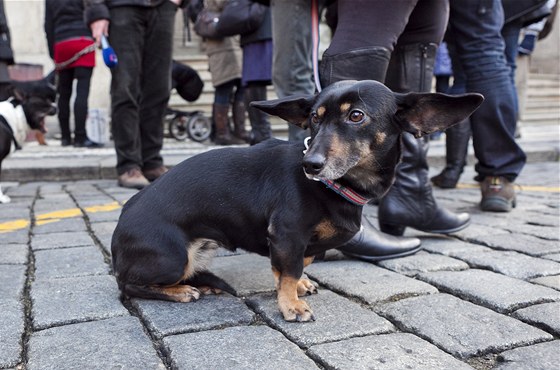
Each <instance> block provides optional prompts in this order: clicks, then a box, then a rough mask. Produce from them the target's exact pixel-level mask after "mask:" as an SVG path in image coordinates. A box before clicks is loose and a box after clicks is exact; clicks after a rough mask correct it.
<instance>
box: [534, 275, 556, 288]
mask: <svg viewBox="0 0 560 370" xmlns="http://www.w3.org/2000/svg"><path fill="white" fill-rule="evenodd" d="M531 283H534V284H539V285H543V286H546V287H549V288H552V289H556V290H560V275H554V276H543V277H539V278H535V279H531Z"/></svg>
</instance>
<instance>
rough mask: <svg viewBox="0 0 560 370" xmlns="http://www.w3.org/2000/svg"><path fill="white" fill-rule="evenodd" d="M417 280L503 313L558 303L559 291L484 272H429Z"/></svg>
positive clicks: (473, 270) (471, 270)
mask: <svg viewBox="0 0 560 370" xmlns="http://www.w3.org/2000/svg"><path fill="white" fill-rule="evenodd" d="M419 278H420V279H422V280H424V281H427V282H428V283H430V284H432V285H434V286H436V287H438V288H439V289H440V290H443V291H445V292H450V293H451V294H453V295H456V296H459V297H461V298H464V299H467V300H469V301H471V302H474V303H476V304H480V305H483V306H486V307H488V308H491V309H493V310H495V311H498V312H502V313H508V312H511V311H513V310H516V309H518V308H522V307H527V306H529V305H533V304H538V303H546V302H553V301H559V300H560V292H557V291H555V290H553V289H549V288H546V287H542V286H538V285H535V284H531V283H529V282H526V281H523V280H519V279H514V278H511V277H508V276H504V275H501V274H497V273H494V272H491V271H486V270H476V269H470V270H466V271H457V272H447V271H440V272H430V273H426V274H422V275H420V276H419Z"/></svg>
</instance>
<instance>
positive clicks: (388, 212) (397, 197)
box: [378, 44, 470, 235]
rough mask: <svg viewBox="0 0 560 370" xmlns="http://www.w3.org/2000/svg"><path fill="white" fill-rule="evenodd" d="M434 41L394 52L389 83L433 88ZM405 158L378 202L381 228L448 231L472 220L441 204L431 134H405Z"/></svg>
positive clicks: (405, 88) (404, 88) (396, 87)
mask: <svg viewBox="0 0 560 370" xmlns="http://www.w3.org/2000/svg"><path fill="white" fill-rule="evenodd" d="M436 50H437V46H436V45H435V44H410V45H405V46H404V47H401V48H399V49H398V50H395V51H394V52H393V55H392V58H391V63H390V64H389V69H388V71H387V78H386V80H385V83H386V85H387V86H388V87H389V88H391V89H392V90H393V91H396V92H401V93H404V92H411V91H415V92H427V91H430V88H431V81H432V75H433V65H434V59H435V53H436ZM402 143H403V155H402V162H401V163H400V164H399V165H398V166H397V171H396V180H395V184H394V185H393V186H392V187H391V189H390V190H389V192H388V193H387V194H386V195H385V196H384V197H383V198H382V199H381V201H380V202H379V208H378V216H379V226H380V228H381V231H383V232H386V233H389V234H393V235H402V234H403V233H404V230H405V228H406V227H407V226H408V227H412V228H415V229H418V230H421V231H425V232H430V233H437V234H449V233H453V232H456V231H459V230H462V229H464V228H465V227H467V226H468V225H469V223H470V216H469V215H468V214H467V213H461V214H454V213H452V212H449V211H447V210H445V209H443V208H440V207H438V205H437V203H436V201H435V199H434V197H433V194H432V187H431V185H430V181H429V178H428V160H427V153H428V138H427V137H424V138H420V139H416V138H414V136H412V135H411V134H409V133H404V134H403V135H402Z"/></svg>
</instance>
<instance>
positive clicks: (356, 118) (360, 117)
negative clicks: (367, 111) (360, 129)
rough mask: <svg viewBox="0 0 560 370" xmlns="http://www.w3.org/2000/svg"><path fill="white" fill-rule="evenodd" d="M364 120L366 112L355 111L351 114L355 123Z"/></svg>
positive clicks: (351, 119)
mask: <svg viewBox="0 0 560 370" xmlns="http://www.w3.org/2000/svg"><path fill="white" fill-rule="evenodd" d="M363 119H364V112H361V111H359V110H353V111H352V112H350V121H352V122H353V123H360V122H362V120H363Z"/></svg>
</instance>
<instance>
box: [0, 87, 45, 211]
mask: <svg viewBox="0 0 560 370" xmlns="http://www.w3.org/2000/svg"><path fill="white" fill-rule="evenodd" d="M11 85H12V86H11V89H12V98H10V99H9V100H6V101H3V102H0V172H1V169H2V161H3V160H4V158H6V157H7V156H8V155H9V154H10V153H11V152H12V151H14V150H16V149H20V148H21V146H22V145H23V143H24V141H25V138H26V136H27V133H28V132H29V131H30V130H39V131H40V132H43V133H44V132H45V127H44V118H45V117H46V116H48V115H54V114H56V106H55V104H54V101H55V99H56V90H55V87H54V86H53V85H51V84H50V83H48V81H47V80H39V81H29V82H18V81H12V83H11ZM9 202H10V198H9V197H8V196H7V195H4V194H3V193H2V189H0V203H9Z"/></svg>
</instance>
